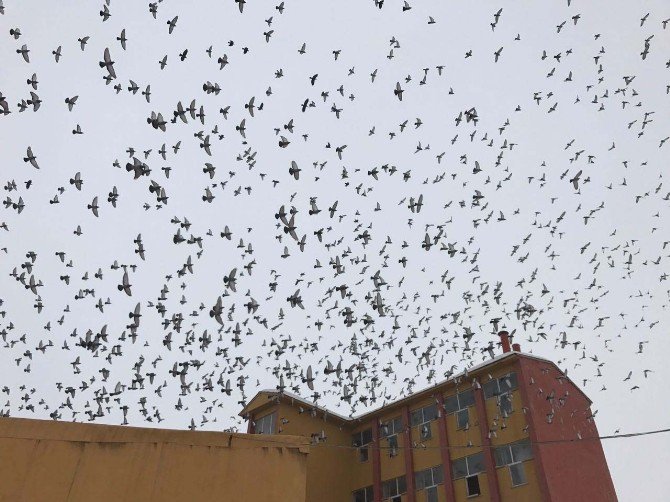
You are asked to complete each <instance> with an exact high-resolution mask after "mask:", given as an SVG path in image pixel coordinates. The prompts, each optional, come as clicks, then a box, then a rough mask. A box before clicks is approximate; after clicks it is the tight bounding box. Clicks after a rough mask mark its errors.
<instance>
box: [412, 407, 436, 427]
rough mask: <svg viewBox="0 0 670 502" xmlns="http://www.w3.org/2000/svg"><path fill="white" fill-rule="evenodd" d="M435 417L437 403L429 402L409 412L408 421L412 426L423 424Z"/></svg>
mask: <svg viewBox="0 0 670 502" xmlns="http://www.w3.org/2000/svg"><path fill="white" fill-rule="evenodd" d="M436 418H437V405H434V404H429V405H428V406H424V407H423V408H419V409H418V410H414V411H412V412H411V413H410V422H411V425H412V427H415V426H417V425H421V424H425V423H427V422H430V421H431V420H435V419H436Z"/></svg>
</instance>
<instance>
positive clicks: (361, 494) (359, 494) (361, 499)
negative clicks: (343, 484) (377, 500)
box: [352, 489, 366, 502]
mask: <svg viewBox="0 0 670 502" xmlns="http://www.w3.org/2000/svg"><path fill="white" fill-rule="evenodd" d="M353 495H354V496H353V497H352V498H353V501H354V502H366V500H365V490H363V489H361V490H356V491H355V492H354V493H353Z"/></svg>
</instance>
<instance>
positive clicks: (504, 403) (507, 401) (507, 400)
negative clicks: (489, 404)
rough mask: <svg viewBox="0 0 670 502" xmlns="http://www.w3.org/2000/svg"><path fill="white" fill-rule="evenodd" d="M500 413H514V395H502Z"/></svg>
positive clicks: (506, 414) (507, 414) (505, 414)
mask: <svg viewBox="0 0 670 502" xmlns="http://www.w3.org/2000/svg"><path fill="white" fill-rule="evenodd" d="M500 413H501V414H502V415H503V416H509V415H510V414H511V413H512V396H510V395H509V394H503V395H502V396H500Z"/></svg>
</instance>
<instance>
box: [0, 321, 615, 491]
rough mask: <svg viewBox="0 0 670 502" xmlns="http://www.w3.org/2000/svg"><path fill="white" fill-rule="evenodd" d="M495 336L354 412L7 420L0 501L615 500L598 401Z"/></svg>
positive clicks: (294, 408)
mask: <svg viewBox="0 0 670 502" xmlns="http://www.w3.org/2000/svg"><path fill="white" fill-rule="evenodd" d="M501 345H502V347H503V353H502V354H500V355H498V356H496V357H494V358H492V359H491V360H489V361H487V362H485V363H483V364H480V365H478V366H476V367H473V368H470V369H469V370H468V371H467V373H464V374H461V375H458V376H456V377H454V378H452V379H450V380H447V381H445V382H442V383H440V384H437V385H435V386H433V387H431V388H429V389H425V390H423V391H420V392H417V393H415V394H412V395H411V396H408V397H406V398H404V399H401V400H398V401H395V402H392V403H389V404H387V405H385V406H383V407H381V408H379V409H377V410H374V411H372V412H370V413H366V414H364V415H362V416H359V417H355V418H348V417H343V416H340V415H338V414H336V413H332V412H330V411H328V410H327V409H325V408H321V407H318V406H315V405H314V404H313V403H310V402H308V401H306V400H303V399H301V398H299V397H298V396H293V395H291V394H289V393H286V392H283V393H278V392H277V391H262V392H259V393H258V394H257V395H256V396H255V397H254V398H253V399H252V400H251V401H250V402H249V403H248V405H247V406H246V407H245V408H244V409H243V410H242V412H241V415H242V416H244V417H246V418H247V419H248V424H249V432H252V433H253V432H255V433H257V434H234V433H227V432H203V431H175V430H165V429H146V428H136V427H124V426H109V425H96V424H81V423H67V422H53V421H45V420H29V419H21V418H0V502H4V501H8V502H14V501H19V500H24V501H31V502H40V501H45V502H47V501H48V502H55V501H90V500H95V501H96V502H105V501H141V502H144V501H155V502H166V501H175V502H177V501H184V500H188V501H203V502H204V501H213V500H221V501H228V500H247V501H253V502H256V501H258V502H264V501H282V502H283V501H287V502H303V501H307V502H331V501H332V502H352V501H353V502H373V501H374V502H378V501H392V502H415V501H416V502H428V501H438V502H445V501H465V500H467V501H470V500H471V501H473V502H478V501H481V502H484V501H496V502H497V501H502V502H511V501H514V502H526V501H528V502H530V501H532V502H536V501H552V502H580V501H585V502H586V501H588V502H600V501H616V500H617V497H616V493H615V491H614V486H613V484H612V480H611V477H610V474H609V470H608V468H607V462H606V460H605V455H604V453H603V449H602V446H601V444H600V440H599V439H598V430H597V428H596V425H595V423H594V420H593V415H592V413H591V410H590V405H591V401H590V400H589V399H588V397H586V396H585V395H584V393H583V392H582V391H581V390H580V389H579V388H578V387H577V386H576V385H574V384H573V383H572V382H571V381H570V379H569V378H567V377H566V376H565V375H564V374H563V373H562V372H561V371H560V370H559V368H558V367H557V366H556V365H555V364H554V363H552V362H551V361H548V360H546V359H542V358H539V357H536V356H532V355H529V354H523V353H521V352H520V348H519V346H518V345H516V344H515V345H514V347H513V349H512V348H510V344H509V339H508V335H507V333H506V332H502V333H501ZM345 378H346V377H345ZM258 434H260V435H258Z"/></svg>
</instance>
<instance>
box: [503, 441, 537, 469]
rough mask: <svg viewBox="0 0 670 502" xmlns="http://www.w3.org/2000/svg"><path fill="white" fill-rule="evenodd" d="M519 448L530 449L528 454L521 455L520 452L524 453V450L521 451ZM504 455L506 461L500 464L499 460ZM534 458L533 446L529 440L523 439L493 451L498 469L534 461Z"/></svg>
mask: <svg viewBox="0 0 670 502" xmlns="http://www.w3.org/2000/svg"><path fill="white" fill-rule="evenodd" d="M515 447H516V449H515ZM519 447H523V448H528V450H527V453H526V454H525V455H519V453H520V452H523V450H520V449H519ZM503 452H504V453H503ZM503 455H504V458H505V460H504V461H503V462H502V463H499V462H498V459H499V458H500V457H502V456H503ZM533 458H534V456H533V449H532V444H531V442H530V440H529V439H528V438H526V439H522V440H520V441H514V442H513V443H507V444H504V445H500V446H496V447H495V448H494V449H493V460H494V462H495V464H496V468H498V467H505V466H508V465H511V464H518V463H522V462H526V461H528V460H532V459H533Z"/></svg>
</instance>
